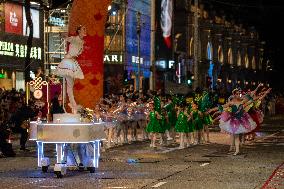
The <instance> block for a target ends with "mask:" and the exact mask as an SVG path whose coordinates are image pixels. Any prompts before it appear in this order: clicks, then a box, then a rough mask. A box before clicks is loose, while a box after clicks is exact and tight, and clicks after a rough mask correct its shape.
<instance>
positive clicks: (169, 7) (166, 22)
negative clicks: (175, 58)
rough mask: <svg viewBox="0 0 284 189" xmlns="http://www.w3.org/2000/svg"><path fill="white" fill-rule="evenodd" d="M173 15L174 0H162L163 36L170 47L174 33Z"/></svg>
mask: <svg viewBox="0 0 284 189" xmlns="http://www.w3.org/2000/svg"><path fill="white" fill-rule="evenodd" d="M172 16H173V1H172V0H162V2H161V28H162V31H163V37H164V40H165V43H166V45H167V47H168V48H170V47H171V46H172V44H171V33H172Z"/></svg>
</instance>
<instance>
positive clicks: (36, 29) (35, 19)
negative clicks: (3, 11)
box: [23, 7, 40, 38]
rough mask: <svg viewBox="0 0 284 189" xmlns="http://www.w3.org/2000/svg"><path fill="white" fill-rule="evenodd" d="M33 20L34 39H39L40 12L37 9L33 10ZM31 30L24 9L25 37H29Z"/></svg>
mask: <svg viewBox="0 0 284 189" xmlns="http://www.w3.org/2000/svg"><path fill="white" fill-rule="evenodd" d="M31 18H32V22H33V37H35V38H39V37H40V36H39V33H40V32H39V11H38V10H35V9H31ZM29 33H30V28H29V26H28V24H27V19H26V11H25V7H23V35H24V36H29Z"/></svg>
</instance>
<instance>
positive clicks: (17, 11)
mask: <svg viewBox="0 0 284 189" xmlns="http://www.w3.org/2000/svg"><path fill="white" fill-rule="evenodd" d="M22 31H23V11H22V6H20V5H17V4H12V3H5V32H7V33H14V34H18V35H22V33H23V32H22Z"/></svg>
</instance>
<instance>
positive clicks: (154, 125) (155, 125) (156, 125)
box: [146, 112, 165, 133]
mask: <svg viewBox="0 0 284 189" xmlns="http://www.w3.org/2000/svg"><path fill="white" fill-rule="evenodd" d="M146 132H148V133H163V132H165V131H164V129H163V128H162V126H161V124H160V121H159V120H158V119H157V118H156V113H155V112H150V121H149V123H148V125H147V128H146Z"/></svg>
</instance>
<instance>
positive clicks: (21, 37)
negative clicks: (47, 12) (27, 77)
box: [0, 2, 44, 71]
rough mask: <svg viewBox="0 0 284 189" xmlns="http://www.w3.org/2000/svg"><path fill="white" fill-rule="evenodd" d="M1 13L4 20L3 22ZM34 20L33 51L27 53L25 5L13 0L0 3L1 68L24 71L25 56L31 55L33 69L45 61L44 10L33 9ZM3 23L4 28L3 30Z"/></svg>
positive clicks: (27, 33) (27, 32) (27, 30)
mask: <svg viewBox="0 0 284 189" xmlns="http://www.w3.org/2000/svg"><path fill="white" fill-rule="evenodd" d="M1 13H2V14H3V22H1ZM31 17H32V21H33V37H34V38H33V43H32V48H31V52H30V54H29V55H27V39H28V37H27V36H28V35H29V32H30V30H29V27H27V22H26V17H25V11H24V8H23V6H21V5H20V4H15V3H11V2H9V3H8V2H7V3H2V4H0V32H1V33H0V68H1V69H8V70H18V71H22V70H23V69H25V58H26V57H27V56H30V58H31V62H30V66H31V69H32V70H35V69H37V68H38V67H39V66H42V65H43V63H44V52H43V50H44V40H43V39H42V37H43V30H44V28H43V26H44V23H43V12H42V11H40V10H36V9H31ZM1 23H3V25H4V26H3V29H2V30H1Z"/></svg>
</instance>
